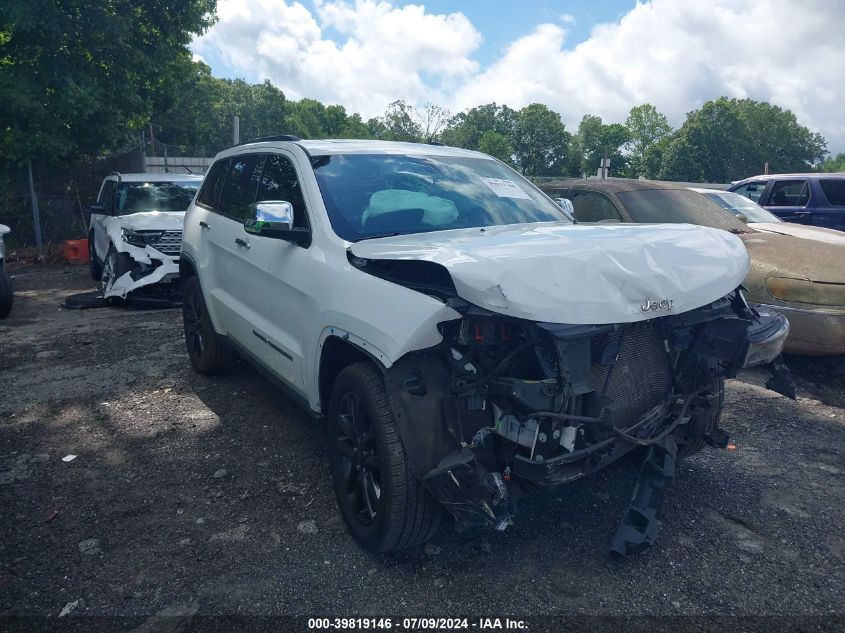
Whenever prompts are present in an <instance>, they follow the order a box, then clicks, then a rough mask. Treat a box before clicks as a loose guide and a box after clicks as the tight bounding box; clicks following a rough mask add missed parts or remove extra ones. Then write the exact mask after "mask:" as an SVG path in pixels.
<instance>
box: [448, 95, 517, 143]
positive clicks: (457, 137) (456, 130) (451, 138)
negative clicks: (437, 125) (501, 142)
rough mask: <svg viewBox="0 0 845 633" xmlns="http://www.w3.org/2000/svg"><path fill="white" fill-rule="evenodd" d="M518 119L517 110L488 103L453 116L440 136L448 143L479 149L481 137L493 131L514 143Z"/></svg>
mask: <svg viewBox="0 0 845 633" xmlns="http://www.w3.org/2000/svg"><path fill="white" fill-rule="evenodd" d="M516 119H517V112H516V110H513V109H511V108H509V107H508V106H499V105H496V104H495V103H487V104H485V105H481V106H478V107H475V108H471V109H470V110H467V111H465V112H460V113H459V114H456V115H455V116H453V117H452V118H451V119H450V120H449V121H448V123H447V125H446V128H445V129H444V130H443V132H442V134H441V135H440V137H441V140H442V141H443V142H444V143H445V144H446V145H452V146H454V147H463V148H465V149H472V150H477V149H479V145H480V143H481V137H482V136H483V135H484V134H485V133H486V132H490V131H492V132H496V133H497V134H499V135H500V136H502V137H504V138H505V139H506V140H507V141H508V143H510V144H511V145H513V138H514V130H515V128H516Z"/></svg>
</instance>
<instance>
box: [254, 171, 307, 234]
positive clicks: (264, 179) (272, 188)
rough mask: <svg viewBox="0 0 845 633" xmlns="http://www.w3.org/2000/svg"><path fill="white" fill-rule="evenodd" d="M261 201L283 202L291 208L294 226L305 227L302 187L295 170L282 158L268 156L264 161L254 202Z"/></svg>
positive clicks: (305, 217) (305, 214) (305, 218)
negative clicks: (289, 204) (288, 203)
mask: <svg viewBox="0 0 845 633" xmlns="http://www.w3.org/2000/svg"><path fill="white" fill-rule="evenodd" d="M263 200H284V201H285V202H290V203H291V205H292V206H293V217H294V226H301V227H307V226H308V215H307V213H306V211H305V200H304V199H303V197H302V187H300V185H299V178H297V176H296V168H295V167H294V166H293V163H292V162H290V160H288V159H287V158H285V157H284V156H279V155H278V154H270V155H268V156H267V159H266V160H265V161H264V171H263V172H262V174H261V180H260V182H259V183H258V197H257V198H256V199H255V201H256V202H261V201H263Z"/></svg>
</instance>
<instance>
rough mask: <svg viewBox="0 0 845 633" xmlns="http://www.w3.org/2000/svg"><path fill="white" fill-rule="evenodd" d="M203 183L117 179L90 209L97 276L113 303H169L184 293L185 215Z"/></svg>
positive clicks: (180, 177)
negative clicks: (135, 299)
mask: <svg viewBox="0 0 845 633" xmlns="http://www.w3.org/2000/svg"><path fill="white" fill-rule="evenodd" d="M200 183H202V176H194V175H187V174H112V175H110V176H107V177H106V178H105V180H103V184H102V185H101V187H100V193H99V195H98V196H97V202H96V203H94V204H92V205H90V206H89V211H90V213H91V224H90V229H89V233H88V249H89V255H90V265H91V276H92V277H93V278H94V279H95V280H96V281H99V282H100V291H101V293H102V295H103V297H105V298H106V299H111V300H112V301H115V300H121V299H125V298H126V297H127V295H129V293H133V294H134V295H139V294H146V295H147V298H156V299H158V298H164V299H169V298H172V297H173V296H176V295H177V294H178V292H179V287H178V278H179V247H180V244H181V242H182V223H183V220H184V217H185V211H186V210H187V208H188V206H189V205H190V204H191V201H192V200H193V198H194V195H195V194H196V192H197V189H199V186H200Z"/></svg>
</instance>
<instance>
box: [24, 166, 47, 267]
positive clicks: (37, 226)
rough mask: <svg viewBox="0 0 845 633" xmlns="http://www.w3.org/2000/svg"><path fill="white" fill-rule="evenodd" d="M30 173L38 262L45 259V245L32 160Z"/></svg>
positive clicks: (28, 168)
mask: <svg viewBox="0 0 845 633" xmlns="http://www.w3.org/2000/svg"><path fill="white" fill-rule="evenodd" d="M26 167H27V170H28V171H29V196H30V199H31V200H32V224H33V226H34V227H35V249H36V250H37V251H38V261H41V260H42V259H44V245H43V244H42V242H41V213H40V211H39V209H38V196H37V195H36V194H35V184H34V183H33V181H32V160H30V161H28V162H27V164H26Z"/></svg>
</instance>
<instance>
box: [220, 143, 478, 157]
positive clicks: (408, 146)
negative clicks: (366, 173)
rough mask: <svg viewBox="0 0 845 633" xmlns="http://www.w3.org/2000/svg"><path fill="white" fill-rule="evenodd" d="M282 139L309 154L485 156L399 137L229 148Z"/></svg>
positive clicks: (466, 150)
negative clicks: (398, 139)
mask: <svg viewBox="0 0 845 633" xmlns="http://www.w3.org/2000/svg"><path fill="white" fill-rule="evenodd" d="M284 143H295V144H296V145H299V146H300V147H301V148H302V149H304V150H305V151H306V152H308V153H309V154H311V155H312V156H324V155H327V154H416V155H420V156H467V157H470V156H471V157H473V158H487V159H490V160H493V159H492V158H490V157H489V156H487V155H486V154H482V153H480V152H474V151H472V150H468V149H460V148H457V147H449V146H447V145H437V144H432V143H404V142H400V141H363V140H353V139H315V140H309V141H281V140H278V141H272V140H270V141H262V140H257V141H255V142H254V143H251V142H249V141H247V142H246V143H241V144H240V145H237V146H236V147H233V148H230V149H229V150H226V153H228V152H229V151H231V150H232V149H241V148H254V147H255V146H267V147H278V146H279V145H280V144H284Z"/></svg>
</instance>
